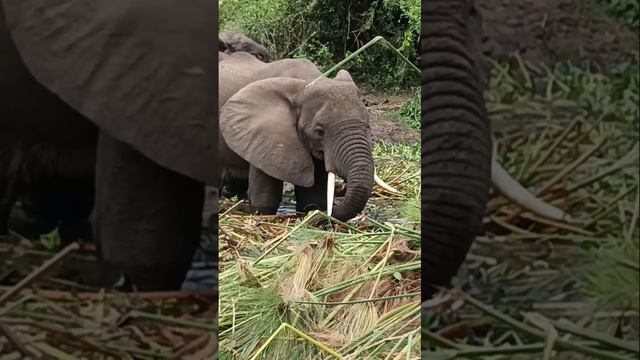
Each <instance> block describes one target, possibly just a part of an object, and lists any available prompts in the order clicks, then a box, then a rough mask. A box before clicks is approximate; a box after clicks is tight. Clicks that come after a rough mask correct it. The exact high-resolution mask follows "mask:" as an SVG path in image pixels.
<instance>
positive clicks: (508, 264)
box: [422, 61, 640, 359]
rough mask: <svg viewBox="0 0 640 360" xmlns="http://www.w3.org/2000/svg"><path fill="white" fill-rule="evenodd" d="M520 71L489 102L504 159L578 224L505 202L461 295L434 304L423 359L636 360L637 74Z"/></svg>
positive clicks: (504, 77)
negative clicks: (609, 74)
mask: <svg viewBox="0 0 640 360" xmlns="http://www.w3.org/2000/svg"><path fill="white" fill-rule="evenodd" d="M514 63H516V64H518V62H517V61H516V62H514ZM520 64H521V65H522V66H515V67H514V66H508V65H504V64H503V65H502V66H501V67H499V68H498V69H497V70H496V72H495V73H494V76H500V77H501V79H500V80H499V81H498V80H496V79H495V78H494V79H493V81H492V84H493V85H494V86H493V88H492V89H491V90H490V91H489V93H488V109H489V112H490V113H491V116H492V121H493V122H494V128H495V133H496V139H497V150H498V154H499V161H500V162H502V164H503V165H504V166H505V168H506V169H507V170H508V171H509V173H511V174H513V175H514V176H515V178H516V179H518V180H519V181H520V182H521V183H523V184H524V185H525V186H527V187H529V188H530V189H531V190H533V191H534V193H536V194H537V195H539V196H541V197H543V198H544V199H545V200H546V201H549V202H551V203H552V204H554V205H556V206H558V207H560V208H562V209H565V210H567V211H568V212H569V213H570V214H571V215H572V216H573V217H574V219H575V221H574V222H573V223H560V222H554V221H549V220H545V219H541V218H538V217H536V216H534V215H532V214H530V213H527V212H524V211H522V210H521V209H519V208H517V207H515V206H514V205H511V204H510V203H509V202H507V201H506V200H504V199H503V198H501V197H500V196H498V195H496V196H494V198H493V199H492V201H491V202H490V204H489V207H488V212H487V218H486V226H485V229H486V233H485V235H484V236H481V237H479V238H478V239H477V241H476V243H475V244H474V246H473V247H472V249H471V252H470V254H469V256H468V257H467V262H466V264H465V266H464V267H463V269H462V270H461V272H460V274H459V275H458V278H457V279H456V285H457V286H458V287H459V288H461V289H462V291H452V292H449V293H444V294H443V295H442V297H439V298H436V299H434V300H432V301H430V302H428V303H425V304H423V311H424V312H425V314H426V317H425V326H424V328H423V334H422V335H423V337H422V340H423V341H424V343H423V348H424V350H425V351H424V353H423V356H424V357H425V358H428V359H453V358H456V359H462V358H466V359H551V358H553V359H637V358H638V356H639V354H640V350H639V349H638V339H639V317H638V316H639V314H638V310H639V309H638V303H639V298H638V296H639V295H638V281H639V268H638V251H639V246H638V244H639V234H638V212H639V204H638V203H639V200H638V182H639V179H638V170H639V166H638V140H639V139H638V111H637V109H638V105H637V101H638V100H637V74H634V73H627V75H628V76H630V78H629V79H628V80H625V79H623V78H618V79H615V78H614V79H607V78H604V77H602V76H600V75H597V74H593V75H590V74H589V73H588V72H583V71H578V70H576V69H572V68H569V74H564V76H561V75H562V74H561V73H560V72H559V71H556V72H555V73H554V72H546V75H544V74H541V73H538V74H536V70H535V69H533V68H531V67H529V66H528V65H526V64H522V63H521V62H520ZM632 66H637V65H632ZM636 69H637V68H636ZM572 74H573V75H572ZM576 74H577V75H576ZM561 79H564V80H561ZM571 79H573V80H574V81H571ZM545 84H546V85H545ZM625 84H626V85H625ZM540 85H545V86H540ZM581 85H582V86H581ZM600 86H603V87H604V89H603V88H601V87H600ZM607 86H608V87H607ZM509 87H511V90H509V91H507V89H508V88H509ZM633 93H635V94H636V98H635V99H633V98H632V96H631V94H633ZM496 124H499V125H497V126H496Z"/></svg>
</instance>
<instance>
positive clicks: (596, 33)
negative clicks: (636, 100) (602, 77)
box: [476, 0, 638, 72]
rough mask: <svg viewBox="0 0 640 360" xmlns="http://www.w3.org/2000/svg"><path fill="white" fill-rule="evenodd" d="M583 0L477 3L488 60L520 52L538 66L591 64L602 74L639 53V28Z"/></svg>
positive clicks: (521, 0) (488, 1) (484, 0)
mask: <svg viewBox="0 0 640 360" xmlns="http://www.w3.org/2000/svg"><path fill="white" fill-rule="evenodd" d="M585 3H586V1H585V0H518V1H512V0H476V4H477V5H478V7H479V10H480V13H481V14H482V16H483V19H484V28H485V34H486V36H487V37H488V38H489V39H488V40H489V41H488V42H487V44H486V46H487V48H486V49H485V50H487V51H489V52H490V55H491V57H492V58H494V59H495V58H501V57H503V56H506V55H508V54H509V53H511V52H514V51H516V50H517V51H519V52H520V55H521V56H522V57H523V59H524V60H526V61H528V62H530V63H532V64H534V65H539V64H541V63H544V64H546V65H551V64H554V63H556V62H558V61H571V62H572V63H573V64H574V65H579V66H581V67H582V66H585V65H586V64H587V63H592V64H594V65H595V66H596V69H599V70H601V71H603V72H608V70H611V69H613V68H614V67H615V65H619V64H622V63H624V62H626V61H628V60H629V59H631V58H632V57H633V55H634V52H635V53H637V52H638V33H637V29H635V30H634V29H632V28H631V26H629V25H627V24H625V23H624V22H622V21H621V20H616V19H612V18H611V17H609V16H607V15H606V14H604V13H603V12H602V11H601V10H600V9H597V8H588V7H587V6H586V5H585Z"/></svg>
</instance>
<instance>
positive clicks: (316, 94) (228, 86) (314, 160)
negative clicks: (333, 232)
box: [218, 52, 375, 220]
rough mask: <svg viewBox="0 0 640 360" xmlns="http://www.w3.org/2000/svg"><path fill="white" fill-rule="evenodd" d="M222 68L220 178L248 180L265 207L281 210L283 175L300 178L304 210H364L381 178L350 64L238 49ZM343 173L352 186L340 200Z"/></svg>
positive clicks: (346, 215)
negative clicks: (266, 58)
mask: <svg viewBox="0 0 640 360" xmlns="http://www.w3.org/2000/svg"><path fill="white" fill-rule="evenodd" d="M219 73H220V83H219V84H220V85H219V99H218V103H219V106H220V118H219V121H220V132H219V138H218V145H219V150H218V152H219V161H220V169H221V172H220V176H221V178H220V184H221V185H224V184H228V183H229V182H230V181H233V180H236V181H243V182H246V183H248V189H249V201H250V204H251V206H252V207H254V208H255V209H256V210H257V211H258V212H259V213H260V214H275V213H276V211H277V209H278V206H279V205H280V201H281V198H282V189H283V181H285V182H288V183H291V184H293V185H294V186H295V196H296V210H297V211H298V212H301V213H305V212H308V211H310V210H313V209H319V210H325V209H327V212H328V213H329V214H330V215H332V216H334V217H335V218H337V219H339V220H348V219H351V218H353V217H354V216H355V215H357V213H359V212H360V211H362V210H363V208H364V207H365V205H366V203H367V201H368V199H369V197H370V196H371V192H372V187H373V184H374V178H375V176H374V167H373V157H372V140H371V128H370V125H369V115H368V111H367V109H366V108H365V106H364V104H363V102H362V100H361V97H360V90H359V89H358V87H357V86H356V84H355V83H354V82H353V79H352V78H351V76H350V75H349V73H348V72H347V71H345V70H340V71H339V72H338V74H337V75H336V76H335V78H326V77H323V76H321V75H322V73H321V72H320V71H319V70H318V68H317V67H316V66H315V65H314V64H313V63H311V62H310V61H308V60H304V59H282V60H278V61H274V62H271V63H264V62H262V61H260V60H258V59H256V58H255V57H253V56H251V55H250V54H247V53H242V52H238V53H232V54H229V59H228V60H225V61H223V62H220V64H219ZM336 174H337V175H338V176H340V177H342V178H344V179H345V180H346V182H347V186H346V193H345V197H344V200H343V201H342V203H340V204H337V205H335V206H334V205H333V196H332V194H333V189H334V181H335V175H336ZM328 205H329V206H328Z"/></svg>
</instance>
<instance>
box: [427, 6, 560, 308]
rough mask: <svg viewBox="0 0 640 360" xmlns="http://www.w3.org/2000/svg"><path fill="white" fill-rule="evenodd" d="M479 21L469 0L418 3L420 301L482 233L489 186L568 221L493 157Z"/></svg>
mask: <svg viewBox="0 0 640 360" xmlns="http://www.w3.org/2000/svg"><path fill="white" fill-rule="evenodd" d="M482 41H483V29H482V18H481V16H480V14H479V13H478V11H477V9H476V7H475V5H474V2H473V1H472V0H429V1H422V30H421V66H422V69H421V70H422V76H421V87H422V109H421V110H422V111H421V128H422V135H421V137H422V138H421V146H422V149H421V150H422V153H421V156H422V174H421V180H422V185H421V191H422V193H421V196H422V199H421V206H422V209H421V217H422V218H421V232H422V274H421V275H422V285H423V292H422V294H423V300H427V299H429V298H430V297H432V296H433V295H434V293H435V292H436V291H437V289H438V288H441V287H446V286H448V285H449V283H450V281H451V279H452V278H453V277H454V276H455V274H456V273H457V271H458V269H459V267H460V266H461V265H462V262H463V261H464V259H465V256H466V254H467V252H468V251H469V248H470V246H471V244H472V242H473V240H474V239H475V237H476V236H477V235H479V234H481V233H482V231H483V217H484V215H485V211H486V207H487V202H488V200H489V197H490V191H491V188H492V185H493V188H494V189H495V190H497V191H498V192H500V193H502V194H503V195H504V196H505V197H507V198H508V199H510V200H512V201H513V202H514V203H516V204H518V205H520V206H521V207H522V208H524V209H526V210H528V211H531V212H533V213H536V214H538V215H541V216H543V217H546V218H549V219H553V220H560V221H571V217H570V216H569V215H568V214H566V213H565V212H564V211H562V210H560V209H558V208H556V207H554V206H552V205H550V204H547V203H545V202H544V201H542V200H541V199H538V198H536V197H535V196H534V195H533V194H531V193H530V192H529V191H528V190H527V189H526V188H524V187H523V186H522V185H521V184H519V183H518V182H517V181H515V180H514V179H513V178H512V177H510V175H509V174H508V173H507V172H506V171H505V170H504V169H503V168H502V167H501V166H500V164H499V163H498V162H497V161H496V151H495V150H496V149H495V146H494V145H493V139H492V132H491V126H490V121H489V118H488V115H487V110H486V106H485V102H484V97H483V91H484V87H485V85H486V81H485V74H484V71H485V69H486V68H487V67H486V63H485V62H484V58H483V52H482Z"/></svg>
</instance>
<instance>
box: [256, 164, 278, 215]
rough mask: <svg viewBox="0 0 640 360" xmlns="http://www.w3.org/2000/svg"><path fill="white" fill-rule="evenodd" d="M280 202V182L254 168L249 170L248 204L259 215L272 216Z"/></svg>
mask: <svg viewBox="0 0 640 360" xmlns="http://www.w3.org/2000/svg"><path fill="white" fill-rule="evenodd" d="M280 201H282V180H279V179H276V178H273V177H271V176H269V175H267V174H265V173H264V172H263V171H262V170H260V169H258V168H257V167H255V166H251V167H250V168H249V202H250V203H251V206H253V207H254V208H256V209H257V210H258V213H259V214H261V215H274V214H275V213H276V212H277V211H278V207H279V206H280Z"/></svg>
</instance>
